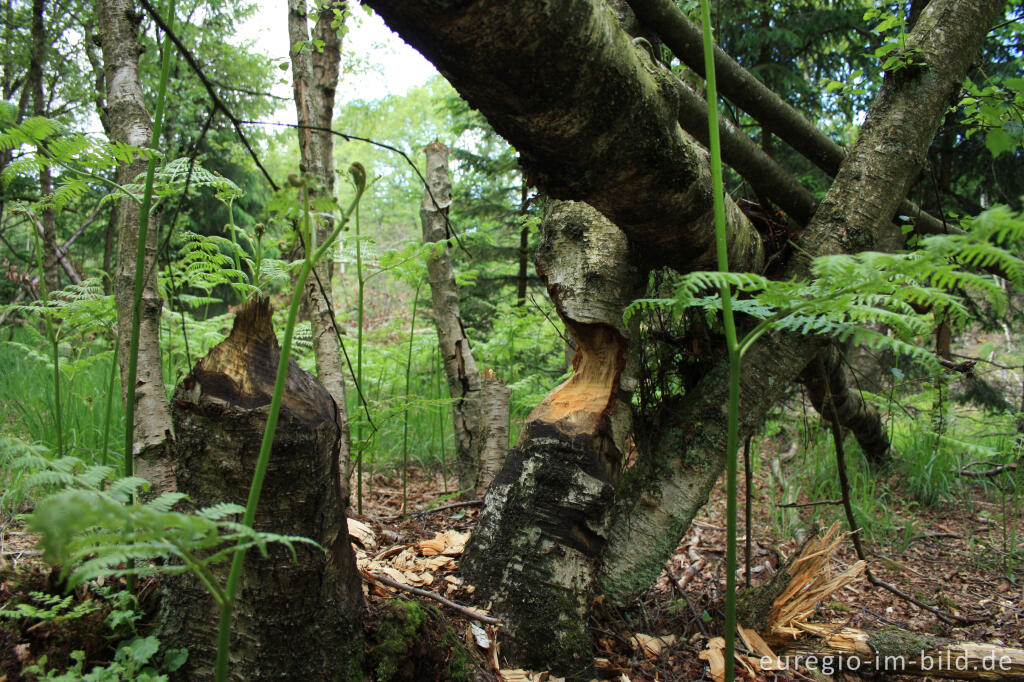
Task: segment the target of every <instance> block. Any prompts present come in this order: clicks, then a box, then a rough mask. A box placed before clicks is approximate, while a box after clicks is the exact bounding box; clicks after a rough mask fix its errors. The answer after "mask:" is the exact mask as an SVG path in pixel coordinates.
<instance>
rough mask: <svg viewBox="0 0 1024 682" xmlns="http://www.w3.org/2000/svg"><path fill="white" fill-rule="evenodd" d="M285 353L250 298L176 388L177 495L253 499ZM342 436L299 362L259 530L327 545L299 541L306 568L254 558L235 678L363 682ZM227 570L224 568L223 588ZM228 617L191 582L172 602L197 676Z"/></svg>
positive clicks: (170, 638)
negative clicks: (223, 619) (221, 619)
mask: <svg viewBox="0 0 1024 682" xmlns="http://www.w3.org/2000/svg"><path fill="white" fill-rule="evenodd" d="M279 357H280V348H279V347H278V344H277V336H276V335H275V334H274V330H273V327H272V326H271V310H270V305H269V304H268V303H267V301H266V299H254V300H251V301H250V302H249V303H247V304H246V307H245V308H243V309H242V311H241V312H239V313H238V315H237V316H236V317H235V323H234V327H233V328H232V330H231V334H230V335H229V336H228V338H227V339H226V340H224V341H223V342H221V343H220V344H218V345H217V346H215V347H214V348H213V349H212V350H211V351H210V352H209V353H208V354H207V355H206V357H204V358H203V359H201V360H200V361H199V362H198V363H197V364H196V367H195V369H194V370H193V371H192V373H191V374H189V376H188V377H186V378H185V379H184V380H183V381H182V382H181V385H180V386H179V387H178V389H177V391H176V392H175V399H174V419H175V426H176V428H177V432H178V434H179V436H180V438H179V447H178V451H179V457H180V464H181V465H180V467H179V469H178V489H179V490H181V491H182V492H184V493H187V494H188V495H189V498H190V500H191V502H192V503H193V504H195V505H196V506H197V507H205V506H209V505H213V504H216V503H220V502H234V503H237V504H244V503H245V500H246V498H247V497H248V493H249V486H250V484H251V482H252V476H253V471H254V469H255V465H256V459H257V453H258V452H259V450H260V440H261V438H262V436H263V431H264V428H265V426H266V421H267V410H268V409H269V405H270V398H271V394H272V393H273V387H274V379H275V375H276V373H277V364H278V359H279ZM340 437H341V429H340V424H339V423H338V421H337V410H336V408H335V405H334V401H333V399H332V398H331V397H330V395H329V394H328V393H327V391H326V389H325V388H324V387H323V385H322V384H321V383H320V382H319V381H317V379H316V378H315V377H314V376H313V375H311V374H309V373H308V372H305V371H303V370H302V369H300V368H299V367H298V365H296V364H295V363H294V361H292V362H291V363H290V365H289V367H288V378H287V381H286V384H285V392H284V396H283V398H282V403H281V413H280V418H279V421H278V426H277V432H276V434H275V436H274V444H273V450H272V452H271V455H270V464H269V468H268V469H267V475H266V479H265V482H264V486H263V492H262V494H261V496H260V506H259V509H258V510H257V513H256V519H255V524H254V525H255V527H256V529H257V530H261V531H267V532H273V533H280V534H284V535H292V536H301V537H306V538H311V539H313V540H315V541H316V542H317V543H319V544H320V546H321V547H322V548H323V549H322V548H321V547H314V546H312V545H308V544H302V543H297V544H296V545H295V550H296V552H297V554H298V559H297V561H296V560H293V559H292V555H291V553H290V552H289V551H288V549H287V548H286V547H284V546H282V545H271V546H269V547H268V556H265V557H264V556H260V553H259V552H257V551H255V550H250V551H249V553H248V555H247V557H246V560H245V567H244V569H243V572H242V578H241V582H240V589H239V592H238V601H237V603H236V606H235V612H236V618H235V628H234V631H233V633H232V643H231V666H232V668H231V669H232V674H233V675H234V679H244V680H269V679H294V680H355V679H362V672H361V657H362V608H363V599H362V595H363V593H362V580H361V578H360V576H359V573H358V571H357V570H356V563H355V554H354V553H353V552H352V547H351V544H350V543H349V540H348V530H347V528H346V524H345V507H346V506H347V504H348V499H347V498H348V493H347V491H346V490H345V488H344V487H343V486H342V485H341V477H340V472H339V468H338V467H339V462H338V458H337V456H336V454H335V453H336V450H337V441H338V439H339V438H340ZM325 549H326V551H325ZM229 564H230V562H228V563H222V564H219V565H218V566H217V568H216V569H215V574H216V575H217V577H218V579H219V580H221V581H222V584H223V582H224V581H225V579H226V574H227V572H228V570H229ZM219 614H220V608H219V606H218V605H217V604H216V603H215V602H214V601H213V599H212V597H211V596H210V595H209V593H208V592H207V591H206V589H204V588H203V587H202V585H200V584H198V582H197V581H196V580H194V579H192V578H191V577H186V578H182V579H180V580H177V581H175V582H174V583H173V585H172V586H171V588H170V589H168V590H167V592H166V593H165V595H164V599H163V600H162V604H161V613H160V618H159V622H160V628H161V631H162V634H161V640H162V641H164V642H165V643H166V644H168V645H169V646H186V647H187V648H188V649H189V657H188V661H187V663H186V666H187V667H186V669H185V670H184V671H183V674H184V675H186V676H187V679H189V680H212V679H213V669H214V662H215V661H216V642H217V635H216V633H217V626H218V620H219Z"/></svg>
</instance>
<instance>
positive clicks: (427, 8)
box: [370, 0, 765, 271]
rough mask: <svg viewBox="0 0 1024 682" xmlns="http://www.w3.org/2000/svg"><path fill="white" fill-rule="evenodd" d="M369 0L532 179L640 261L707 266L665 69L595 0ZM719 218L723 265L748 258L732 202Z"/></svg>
mask: <svg viewBox="0 0 1024 682" xmlns="http://www.w3.org/2000/svg"><path fill="white" fill-rule="evenodd" d="M370 5H371V6H372V7H373V8H374V9H375V10H376V11H378V12H379V13H380V14H381V16H383V18H384V19H385V21H387V22H388V23H389V25H390V26H391V27H392V28H394V29H395V30H397V31H398V32H399V33H400V34H401V35H402V37H403V38H405V39H406V40H407V41H409V42H410V43H411V44H412V45H413V46H415V47H416V48H417V49H419V50H420V51H421V52H422V53H423V54H424V55H425V56H426V57H427V58H428V59H430V60H431V61H432V62H434V64H435V65H436V66H437V67H438V68H439V69H440V70H441V72H442V73H443V74H444V75H445V77H446V78H447V79H448V80H449V81H450V82H451V83H452V84H453V85H454V86H455V87H456V88H457V89H458V90H459V92H460V93H461V94H462V96H463V97H465V98H466V100H467V101H468V102H469V103H470V104H471V105H472V106H474V107H476V108H478V109H480V110H481V111H482V112H484V113H485V115H486V116H487V118H488V120H489V121H490V123H491V124H492V125H493V126H494V129H495V130H496V131H497V132H498V133H499V134H501V135H502V136H503V137H505V138H506V139H507V140H508V141H509V142H511V143H512V144H513V145H514V146H515V147H516V148H517V149H518V150H519V152H520V155H521V164H522V165H523V166H524V167H525V168H526V169H527V170H528V171H529V173H530V175H531V177H532V179H533V181H534V182H535V184H536V185H537V186H539V187H540V188H541V189H542V190H544V191H545V192H547V193H548V194H550V195H551V196H553V197H555V198H560V199H575V200H579V201H585V202H587V203H589V204H590V205H592V206H593V207H594V208H597V209H598V210H599V211H601V212H602V213H603V214H604V215H605V216H606V217H607V218H609V219H610V220H611V221H612V222H613V223H615V224H616V225H618V226H619V228H621V229H622V230H623V231H624V232H626V233H627V234H628V235H629V237H630V239H631V241H632V242H634V243H635V244H636V245H637V246H638V247H640V254H641V256H642V257H643V258H644V259H645V260H646V261H647V262H648V264H651V265H671V266H673V267H676V268H678V269H680V270H693V269H713V268H714V267H715V262H716V260H715V253H714V251H715V250H714V243H713V242H714V239H713V235H714V231H713V229H712V209H711V183H710V168H709V163H708V160H707V156H706V153H705V152H704V151H703V150H702V149H700V147H699V146H698V145H697V144H696V143H695V142H694V141H693V140H692V138H690V136H689V135H687V134H686V133H684V132H683V131H682V129H681V128H680V127H679V124H678V117H679V101H678V100H679V94H678V91H677V86H676V82H677V81H676V77H675V76H674V75H673V74H672V73H671V72H669V71H668V70H667V69H665V68H664V67H663V66H662V65H661V64H660V62H658V61H657V60H655V59H654V58H653V57H652V55H651V54H650V52H649V50H648V48H647V47H646V46H644V45H643V44H642V43H641V42H639V41H638V42H634V41H633V40H632V39H631V38H630V37H629V36H628V35H627V34H626V33H625V31H623V30H622V29H621V28H620V27H619V25H618V21H617V19H616V17H615V15H614V14H613V13H612V11H611V10H610V9H609V8H608V7H607V6H606V5H605V3H604V2H603V1H602V2H595V1H594V0H565V1H564V2H557V3H551V2H541V1H540V0H529V1H525V2H506V1H505V0H484V1H482V2H473V3H451V2H443V1H441V0H430V1H426V2H421V1H419V0H372V1H371V2H370ZM581 55H585V56H586V59H585V61H584V62H581V61H580V56H581ZM727 216H728V218H729V230H730V239H729V243H730V253H729V259H730V263H734V264H735V267H737V268H738V269H743V270H754V271H758V270H760V269H761V267H762V264H763V262H764V257H765V256H764V249H763V246H762V243H761V239H760V236H759V235H758V234H757V232H756V231H755V230H754V229H753V228H752V226H751V225H750V224H749V222H748V221H746V220H745V219H743V217H742V216H741V215H740V211H739V209H738V208H736V206H735V204H733V203H732V202H728V203H727Z"/></svg>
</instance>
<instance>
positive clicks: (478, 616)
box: [359, 569, 498, 624]
mask: <svg viewBox="0 0 1024 682" xmlns="http://www.w3.org/2000/svg"><path fill="white" fill-rule="evenodd" d="M359 572H360V573H361V574H362V576H363V578H364V579H365V580H367V581H368V582H371V583H374V582H380V583H384V584H385V585H388V586H389V587H393V588H395V589H396V590H403V591H405V592H409V593H411V594H415V595H416V596H418V597H424V598H426V599H433V600H434V601H437V602H440V603H442V604H444V605H445V606H447V607H448V608H450V609H454V610H456V611H458V612H459V613H461V614H462V615H464V616H468V617H469V618H473V619H474V620H479V621H481V622H483V623H491V624H496V623H498V619H497V618H495V617H494V616H485V615H484V614H482V613H480V612H479V611H474V610H473V609H471V608H469V607H468V606H463V605H462V604H456V603H455V602H453V601H452V600H451V599H448V598H446V597H442V596H441V595H439V594H438V593H437V592H431V591H430V590H423V589H420V588H418V587H413V586H412V585H406V584H405V583H400V582H398V581H397V580H392V579H391V578H388V577H387V576H383V575H376V574H372V573H370V572H369V571H364V570H361V569H360V571H359Z"/></svg>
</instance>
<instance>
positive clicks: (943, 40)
mask: <svg viewBox="0 0 1024 682" xmlns="http://www.w3.org/2000/svg"><path fill="white" fill-rule="evenodd" d="M1001 8H1002V3H1001V2H1000V1H999V0H983V1H982V2H973V1H972V0H933V2H932V3H931V4H929V6H928V8H927V9H925V10H924V12H923V13H922V16H921V18H920V19H919V21H918V23H917V25H916V26H915V28H914V30H913V31H912V32H911V34H910V36H909V37H908V39H907V41H908V42H907V45H908V48H909V49H913V48H920V49H921V53H920V58H921V59H922V60H923V62H924V64H925V65H924V66H921V67H915V68H913V69H912V70H911V72H910V73H908V72H907V70H901V71H898V72H896V73H890V74H887V75H886V77H885V80H884V82H883V85H882V88H881V90H880V92H879V93H878V95H877V97H876V98H875V101H874V102H873V103H872V105H871V109H870V111H869V113H868V117H867V120H866V121H865V122H864V125H863V127H862V128H861V131H860V134H859V135H858V138H857V143H856V145H854V147H853V149H851V151H850V155H849V156H848V157H847V160H846V162H845V163H844V164H843V167H842V168H841V170H840V172H839V174H838V175H837V177H836V181H835V183H833V185H832V187H831V189H830V190H829V192H828V194H827V195H826V196H825V199H824V200H823V201H822V203H821V205H820V206H819V208H818V211H817V212H816V213H815V216H814V218H813V219H812V221H811V223H810V224H809V225H808V227H807V229H806V230H805V232H804V233H803V235H802V238H801V240H800V244H801V247H802V249H801V251H802V253H804V254H809V255H826V254H832V253H844V252H845V253H852V252H856V251H864V250H867V249H870V248H871V247H872V246H873V244H874V238H875V235H876V233H877V232H878V230H879V229H880V227H881V226H883V225H885V224H887V223H889V222H890V221H891V220H892V216H893V214H894V213H895V212H896V210H897V208H898V207H899V205H900V201H901V199H902V197H903V195H904V193H905V192H906V190H907V188H908V187H909V186H910V184H911V183H912V182H913V180H914V179H915V178H916V176H917V173H918V172H919V171H920V164H921V163H922V162H923V159H924V158H925V151H926V150H927V148H928V144H929V142H930V140H931V138H932V136H933V135H934V133H935V130H936V129H937V127H938V124H939V122H940V121H941V119H942V116H943V114H944V113H945V110H946V107H947V106H948V104H949V102H950V101H951V100H952V98H953V97H954V95H955V94H956V93H957V91H958V88H959V87H960V84H961V83H962V82H963V79H964V76H965V74H966V72H967V68H968V66H969V65H970V62H971V60H972V59H973V58H974V56H975V55H976V54H977V52H978V49H979V48H980V46H981V43H982V40H983V39H984V36H985V33H986V32H987V30H988V27H989V26H990V25H991V23H992V21H994V19H995V17H996V16H997V15H998V12H999V10H1000V9H1001ZM806 265H807V263H806V260H805V258H804V257H799V258H798V259H797V260H796V262H794V263H792V264H791V265H790V267H789V269H788V272H787V273H786V274H787V275H788V276H804V275H805V274H806ZM774 343H779V344H780V345H779V346H777V347H775V348H773V347H772V344H774ZM820 350H821V344H820V343H819V342H816V341H815V340H813V339H806V338H791V337H789V338H785V339H783V340H780V341H775V340H772V343H761V344H759V345H758V346H756V347H755V348H754V349H753V351H751V353H748V355H747V356H746V357H745V358H744V361H743V373H744V374H743V375H744V380H743V382H744V391H746V387H747V386H748V385H750V384H751V382H757V383H760V384H761V385H762V389H763V390H762V392H761V393H759V394H758V396H757V397H756V398H753V399H751V398H747V397H746V396H744V397H743V399H742V400H741V410H742V413H743V420H744V423H745V424H747V425H748V428H749V425H750V424H756V423H757V422H759V421H760V420H761V419H762V418H763V414H764V412H763V410H764V409H766V408H767V407H769V406H770V404H771V402H774V401H776V400H777V399H778V398H779V397H780V396H781V393H782V389H783V387H784V385H785V384H786V383H787V382H788V381H790V380H792V379H793V378H795V377H796V376H797V374H799V372H800V370H801V369H802V368H803V367H804V366H806V364H807V358H810V357H813V356H814V354H815V353H816V352H819V351H820ZM723 372H724V369H723V368H719V369H717V370H716V371H715V372H713V373H712V374H710V375H708V376H707V377H705V378H704V379H703V380H702V381H701V383H700V385H699V386H698V387H697V388H696V389H695V390H694V391H691V392H690V393H689V394H688V395H687V400H691V399H692V400H697V401H699V402H701V403H703V404H704V405H706V408H707V410H706V411H703V412H702V413H699V414H697V417H698V418H699V419H700V421H694V420H689V419H687V420H686V424H688V426H689V428H691V429H692V428H693V426H694V425H695V424H697V423H699V424H700V438H699V439H694V440H688V441H687V443H686V450H685V451H684V452H683V455H681V456H668V457H664V460H665V461H664V464H663V465H661V466H658V465H655V464H653V463H648V464H645V466H648V467H651V468H653V469H654V473H653V474H652V475H649V476H641V475H638V476H637V477H636V478H635V480H633V481H632V485H629V486H626V485H624V487H623V490H622V491H620V497H619V499H618V500H617V508H618V512H617V514H616V525H615V530H616V534H615V535H614V536H613V538H612V541H611V543H610V544H609V549H608V558H607V560H606V562H605V566H604V573H603V581H604V582H603V584H604V586H605V588H606V590H607V593H608V594H609V596H611V597H612V598H613V599H614V600H616V601H626V600H628V599H630V598H632V597H634V596H636V594H638V592H639V591H642V590H643V589H645V588H646V587H647V586H648V585H650V582H651V581H652V580H653V579H654V578H655V577H657V574H658V572H659V571H660V570H661V567H662V566H663V565H664V561H665V559H666V558H667V556H668V554H667V552H666V549H668V551H671V547H674V546H675V543H676V542H678V540H679V538H680V537H681V535H680V533H679V531H680V530H681V529H682V530H683V531H685V529H686V528H687V527H688V526H689V523H690V521H691V520H692V518H693V512H695V511H696V509H697V508H699V505H697V506H696V507H693V505H692V502H691V501H690V500H691V498H692V497H693V496H694V495H696V496H697V497H701V498H706V494H707V491H710V488H711V485H712V484H713V481H714V480H715V478H716V477H717V475H718V472H720V471H721V469H722V467H723V466H724V458H723V455H722V453H724V452H725V417H724V414H723V413H722V411H721V409H720V408H719V409H718V411H717V413H716V412H715V411H714V410H712V408H713V407H714V406H716V405H718V406H720V405H723V404H725V399H724V398H725V389H724V386H725V381H724V380H723V379H722V377H723V376H724V374H723ZM716 393H718V394H719V395H718V396H717V397H716ZM690 396H694V397H693V398H691V397H690ZM766 399H767V400H769V401H770V402H768V403H767V404H766ZM687 464H688V465H689V466H690V467H694V468H695V472H694V474H695V475H693V476H690V475H686V474H685V473H682V472H681V470H680V469H679V466H680V465H687ZM658 472H662V473H660V474H659V473H658ZM709 481H710V482H709ZM677 490H683V491H690V492H691V494H690V495H688V496H680V495H678V494H677V493H676V491H677ZM680 502H682V504H680ZM691 509H692V511H691Z"/></svg>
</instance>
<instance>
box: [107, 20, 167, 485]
mask: <svg viewBox="0 0 1024 682" xmlns="http://www.w3.org/2000/svg"><path fill="white" fill-rule="evenodd" d="M97 13H98V14H99V27H100V31H99V34H100V43H101V47H102V50H103V68H104V74H105V78H104V80H105V82H106V85H107V115H106V121H107V123H108V124H109V135H110V138H111V141H113V142H121V143H124V144H130V145H136V146H140V147H148V146H149V145H150V143H151V138H152V136H153V125H152V122H151V121H150V118H149V113H148V112H147V111H146V103H145V100H144V99H143V96H142V82H141V80H140V79H139V52H140V51H141V49H142V48H141V47H140V45H139V43H138V40H137V36H136V30H137V28H138V20H137V18H136V14H135V8H134V6H133V4H132V2H131V0H101V2H100V3H99V5H98V9H97ZM145 171H146V162H145V161H144V160H142V159H140V158H136V159H135V160H134V161H133V162H132V163H130V164H126V165H123V166H121V167H119V168H118V171H117V182H118V183H119V184H121V185H125V184H128V183H131V182H135V180H136V179H137V178H138V176H139V175H140V174H142V173H144V172H145ZM117 216H118V218H117V219H118V229H117V266H116V271H115V273H114V302H115V305H116V308H117V355H118V359H119V361H120V363H121V386H122V390H123V391H124V396H125V397H127V395H128V391H129V390H133V391H135V433H134V434H133V436H132V442H133V443H134V445H133V452H132V456H133V457H134V458H135V460H136V464H135V471H136V473H138V475H140V476H142V477H143V478H146V479H147V480H149V481H150V483H152V484H153V488H154V490H158V491H159V490H168V489H172V488H173V484H174V473H173V469H172V466H171V460H170V455H171V443H172V442H173V440H174V435H173V434H174V432H173V430H172V426H171V412H170V408H169V406H168V403H167V394H166V392H165V389H164V378H163V372H162V366H161V363H160V335H159V334H160V311H161V308H162V307H163V300H162V299H161V298H160V293H159V292H158V291H157V288H156V257H157V254H156V250H157V219H156V215H155V214H151V215H150V216H149V229H148V230H147V232H146V244H145V262H144V264H143V273H144V277H145V280H144V282H143V288H142V305H141V308H140V315H139V349H138V375H137V377H136V381H135V385H134V386H129V385H128V384H129V382H128V353H129V346H130V341H131V333H132V298H133V295H134V288H135V266H136V249H137V247H138V243H139V240H138V237H139V205H138V204H137V203H135V201H134V200H132V199H129V198H127V197H126V198H123V199H121V201H120V203H119V204H118V210H117ZM125 454H126V456H127V454H128V453H125Z"/></svg>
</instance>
